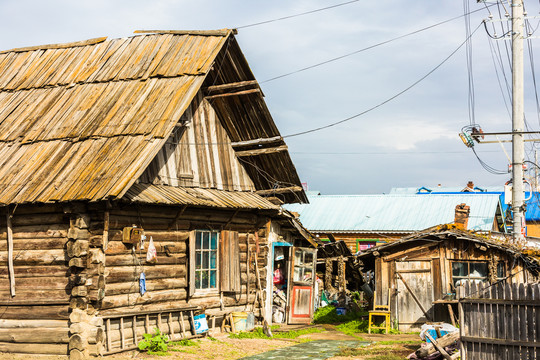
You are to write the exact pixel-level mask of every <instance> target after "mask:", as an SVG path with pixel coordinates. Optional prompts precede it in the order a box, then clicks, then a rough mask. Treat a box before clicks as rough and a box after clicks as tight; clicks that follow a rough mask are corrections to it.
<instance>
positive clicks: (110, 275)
mask: <svg viewBox="0 0 540 360" xmlns="http://www.w3.org/2000/svg"><path fill="white" fill-rule="evenodd" d="M186 270H187V267H186V265H184V264H179V265H159V264H158V265H154V266H145V268H144V273H145V276H146V279H147V280H151V279H163V278H180V277H185V275H186ZM140 271H141V269H140V268H138V267H134V266H115V267H109V266H107V267H106V269H105V281H106V282H107V284H112V283H118V282H134V281H139V275H140Z"/></svg>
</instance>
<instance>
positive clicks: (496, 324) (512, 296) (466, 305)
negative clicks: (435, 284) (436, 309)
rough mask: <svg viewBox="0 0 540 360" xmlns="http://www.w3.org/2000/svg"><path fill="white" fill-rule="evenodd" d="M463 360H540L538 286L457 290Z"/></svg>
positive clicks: (484, 286) (475, 286)
mask: <svg viewBox="0 0 540 360" xmlns="http://www.w3.org/2000/svg"><path fill="white" fill-rule="evenodd" d="M458 297H459V298H460V299H459V319H460V324H461V327H460V337H461V344H462V347H461V352H462V354H464V356H463V358H464V359H468V360H476V359H482V360H483V359H489V360H491V359H493V360H495V359H497V360H498V359H515V360H517V359H538V360H540V284H502V283H498V284H495V285H490V284H487V283H482V284H476V283H474V282H472V283H466V284H464V285H463V286H460V287H459V288H458Z"/></svg>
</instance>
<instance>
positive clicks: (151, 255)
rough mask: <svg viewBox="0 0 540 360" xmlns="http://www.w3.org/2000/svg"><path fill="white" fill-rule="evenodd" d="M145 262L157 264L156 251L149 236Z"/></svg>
mask: <svg viewBox="0 0 540 360" xmlns="http://www.w3.org/2000/svg"><path fill="white" fill-rule="evenodd" d="M146 262H147V263H155V262H157V250H156V247H155V246H154V240H153V239H152V237H151V236H150V241H149V242H148V251H147V252H146Z"/></svg>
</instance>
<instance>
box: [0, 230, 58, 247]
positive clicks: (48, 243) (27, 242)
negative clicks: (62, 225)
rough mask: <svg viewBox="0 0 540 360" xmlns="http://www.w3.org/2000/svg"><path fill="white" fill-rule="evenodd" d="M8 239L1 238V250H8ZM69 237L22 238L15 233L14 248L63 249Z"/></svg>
mask: <svg viewBox="0 0 540 360" xmlns="http://www.w3.org/2000/svg"><path fill="white" fill-rule="evenodd" d="M2 240H4V241H2ZM5 240H6V239H0V251H6V250H7V243H6V241H5ZM67 241H68V239H67V238H64V237H56V238H50V239H49V238H42V239H36V238H31V239H21V238H17V237H16V234H13V249H14V250H19V251H20V250H43V249H48V250H52V249H63V248H64V247H65V245H66V243H67Z"/></svg>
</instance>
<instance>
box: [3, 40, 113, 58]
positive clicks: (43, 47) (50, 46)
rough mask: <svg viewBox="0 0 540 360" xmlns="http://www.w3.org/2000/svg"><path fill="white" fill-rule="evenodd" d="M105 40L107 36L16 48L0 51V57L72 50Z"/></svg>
mask: <svg viewBox="0 0 540 360" xmlns="http://www.w3.org/2000/svg"><path fill="white" fill-rule="evenodd" d="M105 40H107V37H106V36H105V37H98V38H92V39H88V40H82V41H74V42H68V43H59V44H46V45H35V46H27V47H21V48H14V49H10V50H3V51H0V55H1V54H5V53H10V52H26V51H34V50H48V49H65V48H70V47H78V46H87V45H94V44H99V43H101V42H104V41H105Z"/></svg>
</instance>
